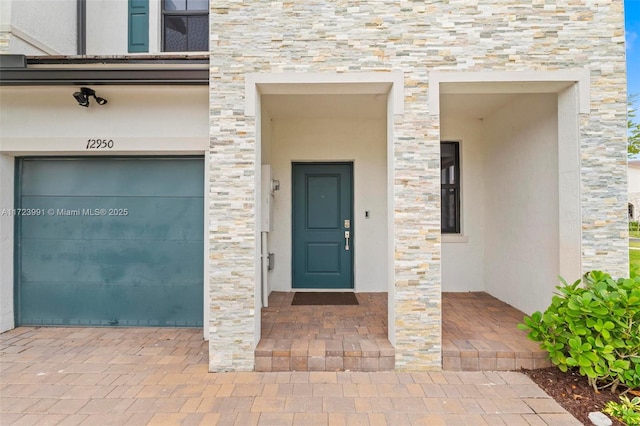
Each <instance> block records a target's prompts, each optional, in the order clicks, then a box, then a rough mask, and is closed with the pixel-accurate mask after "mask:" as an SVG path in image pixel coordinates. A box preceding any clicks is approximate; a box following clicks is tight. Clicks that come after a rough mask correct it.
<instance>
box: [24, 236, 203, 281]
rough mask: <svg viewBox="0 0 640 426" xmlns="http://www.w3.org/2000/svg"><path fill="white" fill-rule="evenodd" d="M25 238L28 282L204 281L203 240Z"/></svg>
mask: <svg viewBox="0 0 640 426" xmlns="http://www.w3.org/2000/svg"><path fill="white" fill-rule="evenodd" d="M149 243H150V241H136V240H121V241H117V240H116V241H113V240H101V241H100V240H94V241H82V240H79V241H73V240H71V241H70V240H36V239H34V240H23V244H22V268H21V270H22V273H21V280H22V282H23V283H26V282H32V281H49V282H50V283H51V284H52V285H53V284H55V283H66V282H90V283H94V284H98V285H100V284H103V283H134V284H135V283H142V284H146V283H154V284H156V285H158V286H160V285H174V284H178V285H179V284H181V283H192V284H195V283H201V282H202V267H203V265H202V256H203V254H202V242H201V241H180V242H175V241H159V240H158V241H153V242H152V243H153V245H154V250H153V252H150V251H149V249H148V246H149Z"/></svg>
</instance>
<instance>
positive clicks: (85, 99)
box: [73, 87, 107, 107]
mask: <svg viewBox="0 0 640 426" xmlns="http://www.w3.org/2000/svg"><path fill="white" fill-rule="evenodd" d="M91 96H93V99H95V100H96V102H97V103H98V105H104V104H106V103H107V100H106V99H105V98H101V97H100V96H96V91H95V90H93V89H89V88H88V87H81V88H80V91H79V92H74V94H73V97H74V98H75V100H76V102H78V105H80V106H83V107H88V106H89V98H90V97H91Z"/></svg>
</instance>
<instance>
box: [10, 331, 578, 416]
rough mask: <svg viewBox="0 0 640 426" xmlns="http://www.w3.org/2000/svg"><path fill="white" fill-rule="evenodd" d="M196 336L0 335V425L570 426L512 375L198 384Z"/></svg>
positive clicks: (201, 374) (213, 377)
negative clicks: (296, 425) (502, 425)
mask: <svg viewBox="0 0 640 426" xmlns="http://www.w3.org/2000/svg"><path fill="white" fill-rule="evenodd" d="M207 352H208V351H207V345H206V343H205V342H203V341H202V332H201V331H200V330H186V329H149V328H146V329H121V328H118V329H113V328H101V329H96V328H32V327H20V328H17V329H15V330H12V331H9V332H6V333H3V334H2V335H0V424H2V425H13V424H15V425H35V424H38V425H40V424H60V425H91V426H95V425H108V424H113V425H145V424H158V425H163V424H188V425H191V424H203V425H216V424H237V425H251V424H261V425H290V424H301V425H360V424H362V425H378V424H380V425H384V424H389V425H404V424H407V425H408V424H423V425H440V424H443V425H445V424H446V425H500V424H507V425H544V424H549V425H579V424H580V423H579V422H578V421H577V420H575V419H574V418H573V417H572V416H571V415H569V414H567V413H566V412H565V411H564V410H563V409H562V408H561V407H560V406H558V405H557V404H556V402H555V401H553V400H552V399H551V398H549V396H547V395H546V394H545V393H544V392H542V391H541V390H540V388H538V387H537V386H536V385H535V384H534V383H532V382H531V381H530V380H529V379H528V378H527V377H526V376H524V375H522V374H519V373H514V372H500V373H496V372H435V373H405V372H380V373H358V372H286V373H253V372H247V373H218V374H213V373H208V372H207V360H208V353H207Z"/></svg>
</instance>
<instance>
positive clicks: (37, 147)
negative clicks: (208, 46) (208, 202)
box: [0, 86, 209, 155]
mask: <svg viewBox="0 0 640 426" xmlns="http://www.w3.org/2000/svg"><path fill="white" fill-rule="evenodd" d="M92 88H93V89H94V90H95V91H96V93H97V95H98V96H100V97H103V98H105V99H107V101H108V103H107V104H106V105H97V104H96V103H95V101H94V100H93V99H91V100H90V102H91V104H90V106H89V107H87V108H84V107H81V106H78V104H77V103H76V101H75V99H74V98H73V92H75V91H77V90H79V88H78V87H72V86H49V87H44V86H43V87H37V88H33V87H31V88H30V87H5V88H2V93H1V95H2V96H0V110H1V111H2V113H1V114H0V128H2V138H1V139H0V150H1V151H9V152H24V153H29V152H41V153H45V152H50V151H51V152H60V151H64V152H76V153H82V154H83V155H87V154H94V153H95V152H93V151H87V150H86V149H85V148H86V142H87V139H88V138H109V139H114V143H115V145H114V148H113V149H111V150H108V151H102V152H101V153H102V154H114V153H118V152H131V151H136V150H138V151H142V152H143V153H144V152H147V151H148V150H151V151H163V150H164V149H168V150H173V149H175V148H176V147H179V148H182V149H183V150H184V151H185V152H195V151H199V152H204V150H205V149H206V147H207V144H208V137H209V128H208V125H209V117H208V114H207V111H208V108H207V104H208V99H209V98H208V93H207V90H206V86H188V87H185V86H173V87H172V86H162V87H158V86H126V87H119V86H92ZM36 93H37V94H36Z"/></svg>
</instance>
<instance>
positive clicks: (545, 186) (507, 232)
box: [484, 94, 579, 314]
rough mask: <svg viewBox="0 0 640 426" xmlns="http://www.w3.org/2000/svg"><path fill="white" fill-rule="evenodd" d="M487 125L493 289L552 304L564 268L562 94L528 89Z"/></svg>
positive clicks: (521, 300)
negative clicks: (559, 103) (560, 178)
mask: <svg viewBox="0 0 640 426" xmlns="http://www.w3.org/2000/svg"><path fill="white" fill-rule="evenodd" d="M484 127H485V132H484V135H485V136H484V137H485V150H484V161H485V167H484V170H485V179H484V185H485V227H484V230H485V274H484V281H485V288H486V291H487V292H488V293H490V294H492V295H494V296H495V297H497V298H499V299H500V300H503V301H505V302H507V303H509V304H510V305H512V306H514V307H516V308H518V309H520V310H521V311H523V312H525V313H529V314H530V313H532V312H533V311H535V310H544V309H545V308H546V307H547V306H548V305H549V303H550V300H551V296H552V292H553V289H554V287H555V286H556V285H558V280H557V276H558V273H559V260H558V257H559V250H558V235H559V223H558V222H559V218H558V211H559V207H558V197H559V191H558V136H557V135H558V121H557V96H556V95H555V94H551V95H549V94H540V95H520V96H518V97H517V98H516V99H515V100H513V101H512V102H510V103H508V104H507V105H505V106H504V107H502V108H501V109H499V110H498V111H497V112H496V113H494V114H492V115H491V116H489V117H487V118H486V119H485V120H484ZM566 278H567V279H568V280H570V281H573V280H574V279H575V278H579V277H566Z"/></svg>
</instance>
